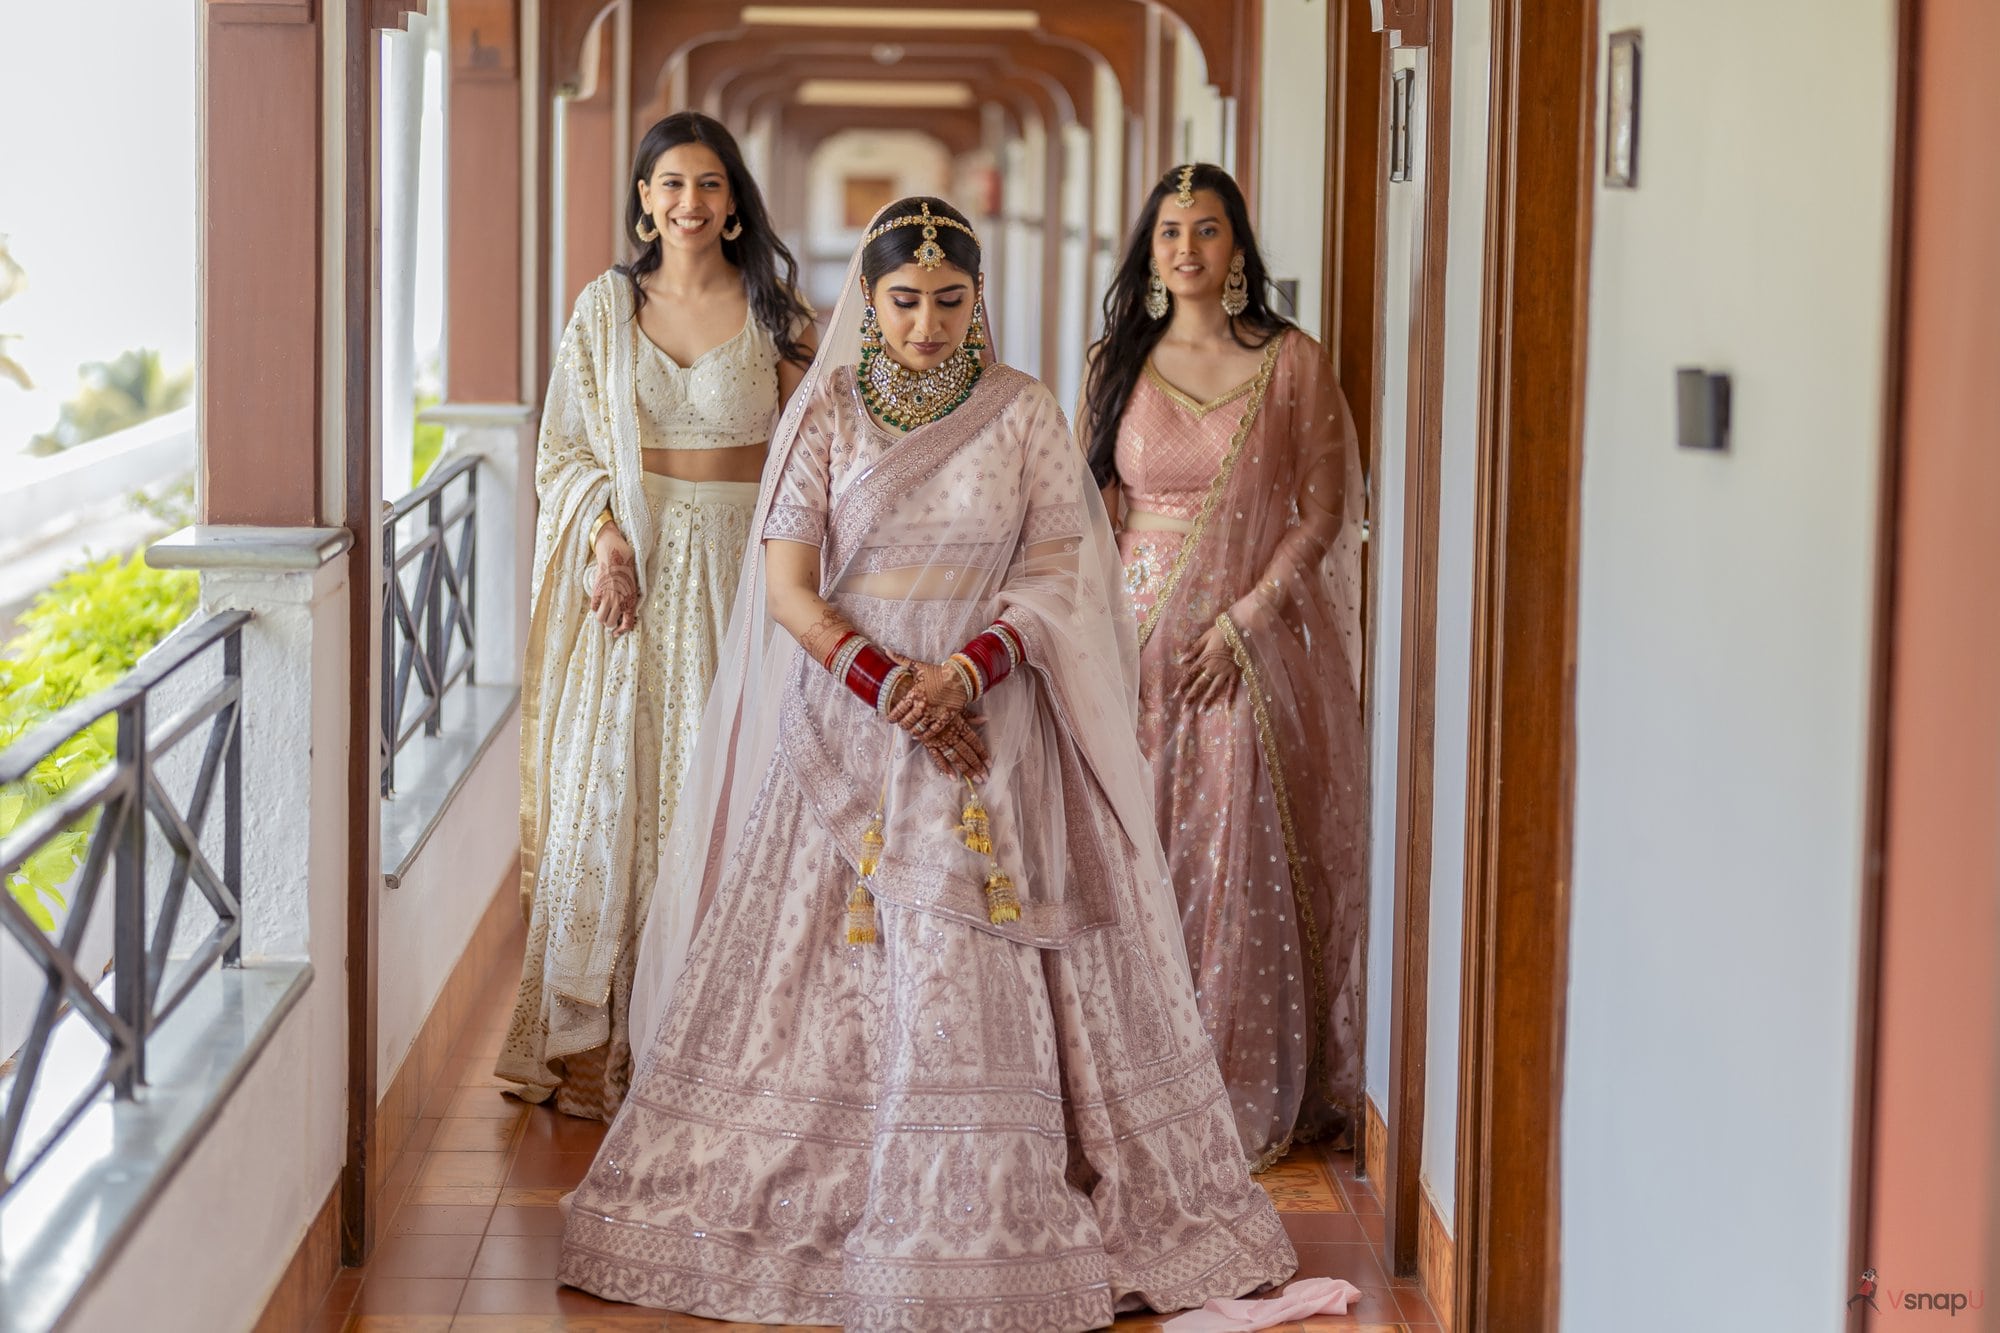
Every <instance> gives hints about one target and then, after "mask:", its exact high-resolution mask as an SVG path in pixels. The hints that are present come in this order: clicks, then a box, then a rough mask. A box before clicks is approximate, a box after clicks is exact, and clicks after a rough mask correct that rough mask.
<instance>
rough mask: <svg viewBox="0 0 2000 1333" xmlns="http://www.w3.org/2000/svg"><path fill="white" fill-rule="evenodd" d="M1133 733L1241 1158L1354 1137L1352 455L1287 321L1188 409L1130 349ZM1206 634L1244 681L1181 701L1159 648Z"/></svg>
mask: <svg viewBox="0 0 2000 1333" xmlns="http://www.w3.org/2000/svg"><path fill="white" fill-rule="evenodd" d="M1117 459H1118V470H1119V477H1120V480H1121V482H1122V484H1123V487H1124V497H1125V502H1126V507H1127V509H1128V511H1145V512H1146V513H1149V514H1155V515H1160V516H1163V517H1164V518H1166V519H1167V520H1168V521H1169V523H1173V522H1175V521H1176V520H1177V521H1178V523H1179V524H1181V525H1185V526H1186V527H1187V528H1188V529H1189V530H1187V531H1177V530H1174V529H1173V528H1171V527H1168V526H1166V525H1160V524H1147V525H1143V526H1142V525H1141V523H1140V521H1138V520H1130V521H1128V526H1127V529H1126V531H1125V532H1123V533H1122V534H1121V535H1120V537H1119V549H1120V553H1121V555H1122V556H1123V559H1124V563H1125V575H1126V588H1127V590H1128V591H1129V592H1130V594H1131V596H1132V600H1133V610H1134V612H1135V614H1136V615H1137V617H1138V622H1139V642H1140V662H1139V697H1140V707H1139V737H1140V745H1141V746H1142V748H1143V749H1144V750H1145V752H1146V755H1147V757H1148V758H1149V759H1150V760H1151V761H1152V765H1153V774H1154V776H1153V795H1154V802H1155V805H1156V807H1157V809H1158V818H1159V830H1160V840H1161V842H1162V843H1164V844H1165V847H1166V853H1167V862H1168V865H1169V867H1170V868H1171V871H1172V874H1173V881H1174V890H1175V893H1176V895H1177V896H1178V898H1179V901H1180V918H1181V930H1182V936H1183V939H1184V941H1185V943H1186V946H1187V952H1188V959H1189V962H1190V964H1191V966H1192V967H1193V970H1194V982H1195V994H1196V996H1197V998H1198V1000H1199V1002H1200V1006H1201V1013H1202V1020H1203V1022H1204V1023H1205V1024H1206V1025H1207V1027H1208V1031H1209V1033H1210V1034H1211V1035H1212V1036H1213V1037H1214V1038H1215V1045H1216V1054H1217V1057H1218V1058H1219V1059H1220V1061H1221V1063H1222V1075H1223V1081H1224V1082H1225V1083H1227V1084H1228V1086H1229V1095H1230V1100H1231V1102H1232V1103H1233V1104H1234V1108H1235V1115H1236V1123H1237V1128H1238V1130H1239V1131H1240V1132H1241V1134H1242V1138H1243V1149H1244V1152H1245V1154H1246V1155H1247V1156H1248V1157H1249V1159H1250V1160H1251V1162H1252V1163H1253V1164H1254V1165H1255V1166H1256V1167H1258V1168H1259V1169H1261V1168H1262V1167H1263V1166H1266V1165H1269V1164H1270V1163H1271V1162H1273V1161H1275V1160H1276V1159H1277V1158H1279V1157H1281V1156H1283V1154H1284V1153H1285V1151H1286V1149H1287V1148H1289V1147H1290V1146H1291V1144H1292V1143H1293V1142H1295V1141H1305V1140H1309V1139H1314V1138H1323V1137H1329V1136H1341V1137H1344V1136H1347V1135H1349V1134H1352V1133H1354V1132H1358V1130H1359V1125H1358V1123H1357V1122H1358V1119H1359V1105H1360V1095H1361V1092H1360V1080H1361V1061H1360V1052H1361V1037H1360V1034H1361V1003H1362V986H1361V981H1362V957H1363V948H1364V941H1365V938H1366V933H1367V930H1366V919H1367V902H1368V888H1367V848H1366V839H1367V819H1368V790H1367V773H1368V769H1367V746H1366V740H1365V736H1364V732H1363V728H1362V723H1361V707H1360V702H1359V694H1358V687H1359V681H1360V677H1359V665H1360V614H1359V587H1360V578H1359V565H1360V530H1361V522H1360V520H1361V502H1362V490H1361V476H1360V460H1359V457H1358V455H1357V453H1356V450H1355V448H1354V446H1353V444H1352V434H1351V427H1349V426H1348V425H1347V424H1346V407H1345V403H1344V400H1343V399H1342V398H1341V394H1340V387H1339V385H1338V383H1337V382H1336V381H1335V379H1334V376H1333V369H1332V367H1331V366H1330V365H1329V364H1327V360H1326V356H1325V353H1324V352H1323V351H1322V350H1321V349H1320V347H1319V345H1318V344H1316V343H1315V342H1313V340H1312V339H1311V338H1308V337H1307V336H1306V335H1305V334H1303V333H1300V332H1298V331H1296V330H1292V331H1288V332H1286V333H1283V334H1281V335H1280V336H1279V337H1277V338H1275V339H1273V340H1272V341H1271V342H1270V343H1269V344H1267V346H1266V348H1265V355H1264V361H1263V364H1262V366H1261V367H1260V368H1259V370H1258V372H1257V374H1256V376H1255V377H1254V378H1252V379H1251V380H1249V381H1247V382H1246V383H1244V384H1243V385H1242V386H1240V387H1239V388H1238V389H1237V390H1236V391H1234V392H1233V393H1229V394H1226V395H1224V396H1223V397H1222V398H1220V399H1217V400H1215V401H1213V402H1209V403H1200V402H1196V401H1195V400H1194V399H1192V398H1191V397H1189V396H1188V395H1187V394H1185V393H1183V392H1181V391H1180V390H1178V389H1176V388H1175V387H1174V386H1173V385H1172V384H1170V383H1168V382H1167V381H1166V380H1165V379H1163V378H1161V376H1160V375H1159V373H1158V372H1157V371H1156V370H1154V369H1153V367H1152V365H1151V364H1150V363H1148V364H1147V366H1146V367H1145V369H1144V372H1143V373H1142V374H1141V375H1140V377H1139V380H1138V383H1137V384H1136V385H1135V387H1134V388H1133V390H1132V395H1131V398H1130V401H1129V402H1128V404H1127V406H1126V409H1125V414H1124V416H1123V418H1122V419H1121V421H1120V423H1119V431H1118V452H1117ZM1217 624H1221V625H1222V626H1223V628H1224V632H1225V634H1226V635H1227V636H1228V639H1229V642H1230V646H1231V648H1232V649H1233V650H1234V654H1235V657H1236V661H1237V665H1238V666H1239V667H1240V669H1241V671H1242V679H1241V681H1240V682H1239V683H1238V684H1237V685H1236V687H1235V689H1234V691H1233V693H1232V694H1231V695H1230V696H1229V697H1228V699H1227V700H1226V701H1223V702H1211V703H1208V704H1205V705H1204V706H1201V707H1196V706H1194V705H1193V703H1192V702H1191V696H1190V693H1189V689H1188V668H1187V667H1186V666H1184V665H1182V664H1181V662H1180V661H1179V660H1178V659H1179V658H1180V656H1181V654H1182V653H1183V652H1184V651H1185V650H1187V649H1188V648H1189V647H1190V646H1191V645H1192V644H1193V643H1195V641H1196V640H1198V639H1199V638H1201V636H1202V635H1203V634H1204V633H1206V632H1207V631H1208V630H1209V629H1210V628H1211V627H1212V626H1215V625H1217Z"/></svg>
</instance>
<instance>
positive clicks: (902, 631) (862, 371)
mask: <svg viewBox="0 0 2000 1333" xmlns="http://www.w3.org/2000/svg"><path fill="white" fill-rule="evenodd" d="M980 282H981V278H980V250H979V246H978V242H977V239H976V237H975V236H974V235H973V233H972V229H971V227H970V225H969V224H968V223H967V222H966V221H965V219H964V217H963V216H962V215H961V214H960V213H958V212H957V211H956V210H955V209H952V208H950V207H949V206H948V205H946V204H945V203H944V202H943V201H941V200H938V199H934V198H927V197H918V198H911V199H905V200H902V201H899V202H898V203H896V204H892V205H890V206H889V208H888V209H886V210H885V211H884V213H883V214H882V215H881V216H880V217H879V218H878V219H877V222H876V225H875V226H874V227H873V228H872V229H871V230H870V232H869V233H868V235H867V237H866V239H865V241H864V242H863V246H862V249H861V251H860V252H859V253H858V254H857V255H856V258H855V263H854V265H853V266H852V267H851V268H850V269H849V274H848V279H847V282H846V284H845V288H844V290H845V295H844V296H843V298H842V301H841V308H840V309H839V310H837V311H836V312H835V314H834V317H833V319H832V321H831V323H830V324H829V326H828V329H827V333H826V339H825V342H824V343H823V345H822V348H821V351H820V354H819V356H818V358H817V359H816V360H815V362H814V365H813V369H812V370H811V372H810V373H809V374H808V376H807V379H806V383H805V385H804V387H803V388H801V390H800V392H799V394H798V396H797V399H796V400H795V401H794V402H793V403H792V404H791V406H790V408H789V409H788V410H787V411H786V413H785V419H784V421H783V422H782V423H781V425H780V427H779V430H778V433H777V435H776V437H775V438H774V440H773V444H772V452H771V459H770V462H769V464H768V466H767V468H766V470H765V473H764V482H763V488H762V491H761V493H760V496H759V499H758V504H757V512H756V517H755V519H754V527H753V531H754V532H755V534H756V535H757V537H758V538H759V539H760V540H759V541H758V542H757V543H756V544H755V545H753V546H752V548H751V549H750V551H749V553H748V555H747V556H746V564H745V573H744V578H743V583H742V590H741V592H740V594H739V602H738V606H737V611H736V617H735V619H734V621H733V622H732V630H731V643H730V648H729V653H728V655H727V657H726V658H725V662H724V665H723V668H722V670H721V672H720V674H719V675H718V677H717V680H716V686H715V689H714V692H713V693H712V695H711V696H710V701H709V709H708V714H707V718H706V723H705V726H704V729H703V733H702V739H701V741H700V743H699V747H698V753H697V757H696V760H695V763H694V765H693V767H692V768H691V769H690V772H689V781H688V786H687V788H686V790H685V791H684V793H683V795H682V798H681V807H680V811H679V813H678V816H677V818H676V822H675V825H674V828H673V830H672V832H671V834H670V835H669V838H668V844H667V851H666V856H665V859H664V862H663V864H662V866H661V872H660V874H661V884H662V886H665V885H669V884H682V883H685V884H686V886H687V891H686V892H683V893H676V894H672V895H669V894H668V893H666V891H665V889H664V887H663V888H662V889H661V890H659V891H657V892H656V893H655V895H654V899H653V905H652V911H651V914H650V917H649V920H648V923H647V927H646V932H645V938H644V942H643V944H642V946H641V951H640V953H641V960H640V974H639V981H640V986H639V988H638V991H637V992H636V993H635V996H634V1002H633V1022H634V1031H635V1033H640V1034H648V1033H650V1035H649V1036H645V1037H644V1038H643V1045H642V1047H641V1050H642V1054H641V1057H640V1060H639V1073H638V1078H637V1080H636V1081H635V1083H634V1084H633V1088H632V1094H631V1096H630V1097H628V1098H627V1099H626V1102H625V1105H624V1107H623V1109H621V1110H620V1112H619V1113H618V1117H617V1119H615V1120H614V1121H613V1122H612V1125H611V1130H610V1132H609V1133H608V1134H607V1136H606V1137H605V1140H604V1144H603V1147H602V1148H601V1149H600V1151H599V1153H598V1155H597V1159H596V1161H595V1163H594V1164H593V1166H592V1168H591V1170H590V1173H589V1174H588V1176H587V1177H586V1178H585V1179H584V1181H583V1183H582V1185H581V1186H580V1187H579V1188H578V1190H577V1192H576V1194H575V1196H574V1198H573V1206H572V1209H571V1212H570V1216H569V1221H568V1225H567V1230H566V1232H565V1234H564V1238H563V1248H562V1257H561V1261H560V1268H559V1276H560V1278H561V1280H562V1281H563V1282H566V1283H568V1284H570V1285H573V1286H578V1287H582V1288H584V1289H586V1290H589V1291H593V1292H596V1293H598V1294H599V1295H602V1296H606V1297H610V1298H611V1299H614V1300H621V1301H632V1302H637V1303H640V1304H645V1305H651V1306H660V1307H665V1308H668V1309H673V1310H681V1311H686V1312H690V1313H694V1314H699V1315H705V1316H709V1317H713V1318H721V1319H737V1320H754V1321H759V1322H768V1323H805V1324H841V1325H844V1326H845V1327H847V1328H848V1329H850V1330H857V1331H866V1330H936V1331H937V1333H946V1331H947V1330H948V1331H950V1333H957V1331H959V1330H974V1329H984V1330H1003V1329H1004V1330H1021V1333H1063V1331H1064V1330H1081V1329H1090V1328H1098V1327H1101V1326H1103V1325H1105V1324H1107V1323H1109V1322H1110V1321H1111V1319H1112V1317H1113V1314H1114V1312H1116V1311H1118V1310H1122V1309H1136V1308H1140V1307H1151V1308H1153V1309H1157V1310H1171V1309H1178V1308H1183V1307H1188V1306H1194V1305H1199V1304H1201V1303H1202V1302H1204V1301H1205V1300H1208V1299H1210V1298H1215V1297H1234V1296H1238V1295H1241V1294H1243V1293H1245V1292H1248V1291H1251V1290H1254V1289H1257V1288H1259V1287H1261V1286H1263V1285H1265V1284H1268V1283H1271V1282H1274V1281H1277V1280H1279V1279H1282V1278H1284V1277H1286V1276H1287V1275H1289V1274H1290V1272H1291V1271H1292V1268H1293V1266H1294V1262H1295V1261H1294V1256H1293V1253H1292V1247H1291V1245H1290V1243H1289V1242H1288V1241H1287V1240H1286V1238H1285V1234H1284V1231H1283V1229H1282V1228H1281V1227H1280V1225H1279V1222H1278V1218H1277V1215H1276V1213H1275V1212H1274V1211H1273V1209H1272V1207H1271V1204H1270V1201H1269V1200H1268V1199H1267V1198H1266V1197H1265V1195H1264V1193H1263V1191H1262V1190H1260V1189H1258V1188H1257V1187H1256V1185H1255V1184H1253V1183H1252V1182H1251V1180H1250V1177H1249V1175H1248V1173H1247V1172H1246V1171H1245V1169H1244V1162H1243V1156H1242V1152H1241V1149H1240V1146H1239V1144H1238V1140H1237V1134H1236V1127H1235V1122H1234V1119H1233V1117H1232V1116H1231V1114H1230V1109H1229V1101H1228V1097H1227V1094H1226V1093H1225V1092H1224V1089H1223V1086H1222V1080H1221V1077H1220V1075H1219V1074H1218V1072H1217V1070H1216V1065H1215V1056H1214V1053H1213V1050H1212V1048H1211V1047H1210V1044H1209V1041H1208V1037H1207V1035H1206V1034H1205V1033H1204V1032H1203V1031H1202V1028H1201V1024H1200V1020H1199V1017H1198V1015H1197V1013H1196V1010H1195V1005H1194V997H1193V994H1192V992H1191V989H1190V986H1189V982H1188V974H1187V965H1186V962H1185V959H1184V958H1183V956H1182V953H1181V946H1180V935H1179V930H1178V928H1177V925H1176V922H1175V917H1174V905H1173V897H1172V890H1171V888H1170V887H1169V885H1168V884H1167V881H1166V877H1165V867H1164V865H1163V863H1162V860H1161V855H1160V847H1159V839H1158V835H1157V834H1156V832H1155V831H1154V827H1153V821H1152V812H1151V808H1150V804H1149V801H1148V795H1147V788H1146V779H1145V777H1144V772H1145V766H1144V759H1143V757H1142V756H1141V755H1140V753H1139V749H1138V745H1137V743H1136V740H1135V736H1134V731H1133V722H1134V715H1135V711H1136V708H1137V697H1136V685H1137V677H1136V666H1137V664H1136V656H1135V651H1134V639H1133V633H1132V628H1131V618H1130V612H1129V611H1128V610H1127V608H1126V604H1125V598H1124V593H1123V590H1122V588H1121V586H1120V581H1119V574H1120V571H1119V566H1118V556H1117V551H1116V548H1115V546H1114V544H1113V541H1112V536H1111V532H1110V529H1109V526H1108V525H1107V523H1106V521H1105V516H1104V510H1103V506H1102V503H1101V502H1100V500H1099V499H1098V496H1097V493H1096V489H1095V488H1094V487H1093V486H1092V484H1091V480H1090V474H1089V472H1088V470H1087V469H1086V468H1085V466H1084V460H1083V456H1082V454H1081V453H1080V451H1078V449H1077V448H1076V445H1075V442H1074V440H1073V438H1072V437H1071V435H1070V433H1069V430H1068V428H1067V426H1066V424H1065V423H1064V421H1063V417H1062V413H1061V411H1060V410H1059V409H1058V407H1057V405H1056V403H1055V401H1054V399H1053V397H1052V396H1051V395H1050V394H1049V392H1048V391H1047V390H1046V389H1045V388H1044V387H1043V386H1042V385H1041V384H1040V383H1039V382H1037V381H1035V380H1033V379H1031V378H1029V377H1028V376H1026V375H1024V374H1021V373H1020V372H1018V371H1016V370H1013V369H1010V368H1008V367H1006V366H1004V365H992V366H985V367H982V365H981V362H980V359H979V358H978V357H977V355H976V352H977V349H978V346H979V345H980V344H981V342H982V338H981V337H980V334H981V332H982V330H983V327H984V322H983V320H982V319H981V318H980V314H979V298H980V291H981V286H980ZM864 304H865V306H866V308H865V310H864V309H863V307H864ZM669 996H671V1002H669V999H668V997H669ZM656 1014H657V1015H660V1016H659V1017H658V1019H657V1020H655V1017H654V1016H655V1015H656Z"/></svg>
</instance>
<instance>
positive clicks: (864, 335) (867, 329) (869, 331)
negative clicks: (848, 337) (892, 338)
mask: <svg viewBox="0 0 2000 1333" xmlns="http://www.w3.org/2000/svg"><path fill="white" fill-rule="evenodd" d="M861 345H862V346H863V347H880V346H881V345H882V322H881V321H880V320H878V319H877V318H875V303H874V302H873V301H870V302H869V303H868V304H867V305H865V306H863V307H862V308H861Z"/></svg>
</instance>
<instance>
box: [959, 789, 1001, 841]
mask: <svg viewBox="0 0 2000 1333" xmlns="http://www.w3.org/2000/svg"><path fill="white" fill-rule="evenodd" d="M966 790H967V791H968V792H970V793H971V794H970V796H969V797H968V798H967V799H966V802H965V809H964V810H963V811H961V812H960V814H959V818H960V819H961V820H962V821H963V822H962V823H960V824H959V826H958V836H959V837H961V838H963V839H965V846H966V849H967V850H968V851H973V852H977V853H978V854H979V855H981V856H991V855H993V821H992V820H990V819H988V818H987V815H986V807H985V805H983V804H981V802H980V800H979V791H978V789H977V788H975V787H973V786H972V784H971V783H967V784H966Z"/></svg>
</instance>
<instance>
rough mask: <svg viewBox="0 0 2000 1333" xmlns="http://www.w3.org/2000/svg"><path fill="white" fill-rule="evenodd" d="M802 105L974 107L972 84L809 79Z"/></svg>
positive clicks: (800, 96) (801, 94) (802, 89)
mask: <svg viewBox="0 0 2000 1333" xmlns="http://www.w3.org/2000/svg"><path fill="white" fill-rule="evenodd" d="M793 100H795V101H796V102H798V103H799V105H801V106H897V107H904V106H916V107H922V106H931V107H960V106H971V105H972V102H973V96H972V85H971V84H969V83H951V82H944V81H940V82H936V83H922V82H916V81H911V82H908V83H901V82H895V81H891V80H879V81H878V80H874V79H807V80H805V81H804V82H803V83H801V84H799V90H798V93H797V94H796V95H795V97H794V99H793Z"/></svg>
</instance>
